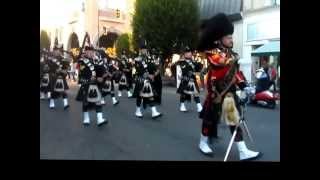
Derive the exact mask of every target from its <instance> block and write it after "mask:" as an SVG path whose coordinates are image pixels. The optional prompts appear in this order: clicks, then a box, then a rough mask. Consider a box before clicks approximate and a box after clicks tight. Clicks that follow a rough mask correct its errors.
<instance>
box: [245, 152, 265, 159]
mask: <svg viewBox="0 0 320 180" xmlns="http://www.w3.org/2000/svg"><path fill="white" fill-rule="evenodd" d="M262 155H263V153H261V152H259V154H258V155H257V156H255V157H252V158H248V159H242V160H240V161H251V160H255V159H259V158H260V157H262Z"/></svg>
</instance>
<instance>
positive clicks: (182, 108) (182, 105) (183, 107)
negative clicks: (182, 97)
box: [180, 103, 187, 112]
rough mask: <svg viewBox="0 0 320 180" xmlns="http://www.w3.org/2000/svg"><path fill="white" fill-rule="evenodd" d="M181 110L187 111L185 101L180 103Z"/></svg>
mask: <svg viewBox="0 0 320 180" xmlns="http://www.w3.org/2000/svg"><path fill="white" fill-rule="evenodd" d="M180 111H181V112H187V108H186V106H185V104H184V103H180Z"/></svg>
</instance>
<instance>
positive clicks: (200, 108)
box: [197, 103, 202, 112]
mask: <svg viewBox="0 0 320 180" xmlns="http://www.w3.org/2000/svg"><path fill="white" fill-rule="evenodd" d="M197 111H198V112H201V111H202V105H201V104H200V103H197Z"/></svg>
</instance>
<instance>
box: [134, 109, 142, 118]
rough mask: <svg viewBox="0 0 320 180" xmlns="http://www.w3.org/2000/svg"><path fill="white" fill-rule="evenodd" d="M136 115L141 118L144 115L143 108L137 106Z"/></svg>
mask: <svg viewBox="0 0 320 180" xmlns="http://www.w3.org/2000/svg"><path fill="white" fill-rule="evenodd" d="M135 114H136V116H137V117H139V118H141V117H142V116H143V115H142V112H141V108H140V107H136V113H135Z"/></svg>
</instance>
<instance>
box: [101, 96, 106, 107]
mask: <svg viewBox="0 0 320 180" xmlns="http://www.w3.org/2000/svg"><path fill="white" fill-rule="evenodd" d="M105 104H106V102H105V100H104V97H102V98H101V105H105Z"/></svg>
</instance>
